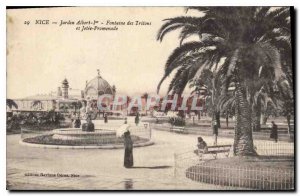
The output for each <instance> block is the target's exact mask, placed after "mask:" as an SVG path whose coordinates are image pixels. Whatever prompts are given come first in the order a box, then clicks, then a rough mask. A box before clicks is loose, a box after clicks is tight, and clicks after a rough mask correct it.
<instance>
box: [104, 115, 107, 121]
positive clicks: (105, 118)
mask: <svg viewBox="0 0 300 196" xmlns="http://www.w3.org/2000/svg"><path fill="white" fill-rule="evenodd" d="M104 123H107V113H105V114H104Z"/></svg>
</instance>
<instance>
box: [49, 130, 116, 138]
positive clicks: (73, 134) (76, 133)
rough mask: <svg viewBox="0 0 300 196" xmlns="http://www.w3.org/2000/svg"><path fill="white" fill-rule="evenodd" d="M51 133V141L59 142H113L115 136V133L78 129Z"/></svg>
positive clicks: (111, 131)
mask: <svg viewBox="0 0 300 196" xmlns="http://www.w3.org/2000/svg"><path fill="white" fill-rule="evenodd" d="M52 132H53V136H52V138H53V139H59V140H100V139H107V140H113V139H115V138H116V137H117V136H116V131H113V130H104V129H95V131H94V132H86V131H82V130H81V129H80V128H69V129H55V130H53V131H52Z"/></svg>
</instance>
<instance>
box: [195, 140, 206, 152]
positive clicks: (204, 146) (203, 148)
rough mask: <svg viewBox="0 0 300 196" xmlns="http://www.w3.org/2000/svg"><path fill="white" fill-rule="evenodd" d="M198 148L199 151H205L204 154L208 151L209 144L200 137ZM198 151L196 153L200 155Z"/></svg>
mask: <svg viewBox="0 0 300 196" xmlns="http://www.w3.org/2000/svg"><path fill="white" fill-rule="evenodd" d="M197 147H198V149H201V150H204V152H205V151H207V144H206V142H205V141H204V140H203V138H202V137H198V144H197ZM198 149H197V150H195V151H194V153H196V154H197V155H199V151H198Z"/></svg>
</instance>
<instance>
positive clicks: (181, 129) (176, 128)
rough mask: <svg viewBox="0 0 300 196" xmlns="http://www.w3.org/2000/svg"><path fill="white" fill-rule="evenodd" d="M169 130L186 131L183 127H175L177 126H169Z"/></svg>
mask: <svg viewBox="0 0 300 196" xmlns="http://www.w3.org/2000/svg"><path fill="white" fill-rule="evenodd" d="M171 132H175V133H186V132H185V131H184V127H177V126H173V127H171Z"/></svg>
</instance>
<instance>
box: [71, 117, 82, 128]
mask: <svg viewBox="0 0 300 196" xmlns="http://www.w3.org/2000/svg"><path fill="white" fill-rule="evenodd" d="M73 125H74V128H80V126H81V121H80V118H79V115H78V116H77V118H76V119H75V120H74V123H73Z"/></svg>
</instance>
